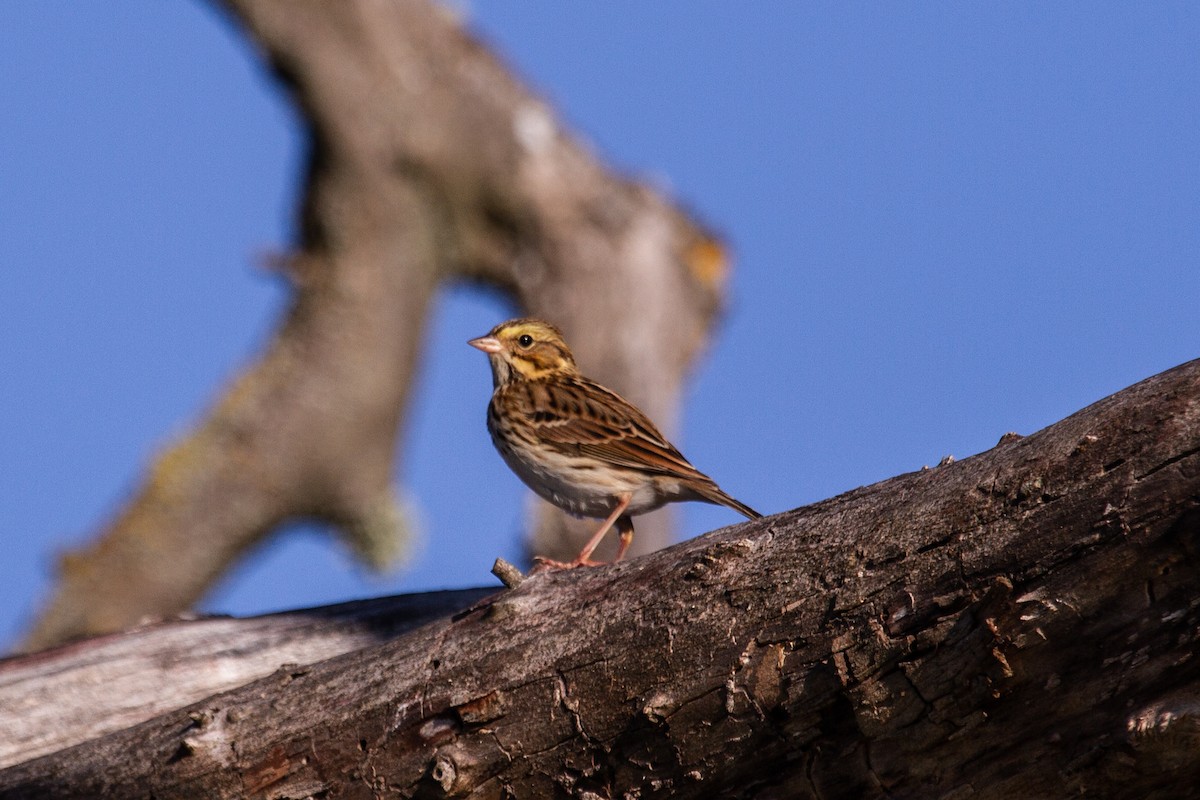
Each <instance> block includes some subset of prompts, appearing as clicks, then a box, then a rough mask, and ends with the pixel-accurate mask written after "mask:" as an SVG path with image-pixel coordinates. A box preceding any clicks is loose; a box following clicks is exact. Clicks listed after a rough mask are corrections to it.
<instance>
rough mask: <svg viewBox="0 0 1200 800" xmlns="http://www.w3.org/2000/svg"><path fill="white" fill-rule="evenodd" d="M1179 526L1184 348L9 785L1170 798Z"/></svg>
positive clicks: (1188, 597)
mask: <svg viewBox="0 0 1200 800" xmlns="http://www.w3.org/2000/svg"><path fill="white" fill-rule="evenodd" d="M1198 546H1200V361H1193V362H1191V363H1189V364H1185V365H1183V366H1181V367H1178V368H1176V369H1173V370H1170V371H1169V372H1165V373H1163V374H1161V375H1159V376H1156V377H1154V378H1151V379H1149V380H1146V381H1143V382H1142V383H1140V384H1137V385H1136V386H1133V387H1131V388H1129V389H1126V390H1125V391H1123V392H1120V393H1118V394H1116V395H1113V396H1112V397H1109V398H1106V399H1105V400H1102V401H1100V402H1098V403H1096V404H1094V405H1092V406H1090V407H1089V408H1087V409H1084V410H1083V411H1080V412H1079V413H1077V414H1075V415H1073V416H1072V417H1069V418H1068V419H1066V420H1063V421H1062V422H1060V423H1058V424H1056V425H1054V426H1052V427H1050V428H1047V429H1045V430H1043V431H1041V432H1039V433H1036V434H1034V435H1032V436H1029V437H1027V438H1023V439H1022V438H1020V437H1016V436H1006V437H1005V438H1004V439H1003V440H1002V441H1001V443H1000V444H999V445H997V446H996V447H995V448H993V449H992V450H990V451H988V452H986V453H982V454H979V455H977V456H972V457H970V458H966V459H963V460H962V461H959V462H956V463H951V464H947V465H946V466H942V467H938V468H935V469H932V470H924V471H921V472H916V473H910V474H907V475H901V476H898V477H896V478H892V479H890V480H887V481H884V482H882V483H879V484H876V485H874V486H869V487H865V488H862V489H858V490H856V491H853V492H850V493H848V494H845V495H842V496H840V497H836V498H833V499H830V500H827V501H824V502H822V503H818V504H816V505H813V506H809V507H807V508H802V509H797V510H795V511H792V512H789V513H786V514H780V515H777V516H775V517H771V518H767V519H763V520H758V521H755V522H751V523H745V524H742V525H739V526H737V527H734V528H729V529H725V530H723V531H721V532H718V533H714V534H710V535H707V536H704V537H701V538H699V539H695V540H692V541H689V542H686V543H683V544H681V545H678V546H676V547H673V548H670V549H668V550H664V551H662V552H659V553H656V554H653V555H650V556H646V557H644V558H640V559H637V560H634V561H630V562H625V563H622V564H619V565H615V566H611V567H605V568H597V569H582V570H575V571H564V572H556V573H546V574H540V575H536V576H532V577H530V578H528V579H526V580H525V581H523V582H522V583H521V584H520V586H519V587H518V588H516V589H512V590H507V591H504V592H502V593H500V594H498V595H497V596H495V597H492V598H489V599H487V600H485V601H482V602H480V603H478V604H477V605H476V606H474V607H472V608H471V609H469V610H467V611H465V612H459V613H458V614H455V615H454V616H453V617H444V618H442V619H441V620H439V621H437V622H434V623H431V624H430V625H428V626H426V627H423V628H421V629H419V630H415V631H413V632H411V633H409V634H407V635H403V636H400V637H399V638H397V639H395V640H392V641H390V642H387V643H385V644H381V645H378V646H372V647H368V648H366V649H364V650H360V651H357V652H354V653H348V654H346V655H343V656H340V657H338V658H336V659H332V660H329V661H324V662H321V663H318V664H313V665H311V666H309V667H307V668H296V669H290V670H281V671H279V672H277V673H275V674H273V675H271V676H269V677H267V678H263V679H261V680H258V681H256V682H254V683H251V684H249V685H247V686H243V687H241V688H238V689H234V690H231V691H228V692H225V693H222V694H218V695H215V696H212V697H209V698H207V699H205V700H204V701H202V702H200V703H196V704H194V705H192V706H190V707H187V708H182V709H179V710H176V711H172V712H170V713H166V714H163V715H161V716H159V717H156V718H154V719H151V720H148V721H146V722H144V723H142V724H140V725H138V726H136V727H132V728H129V729H127V730H123V731H119V732H117V733H113V734H110V735H108V736H104V737H101V738H98V739H94V740H91V741H88V742H85V743H84V744H81V745H79V746H77V747H75V748H72V749H70V750H65V751H62V752H58V753H54V754H52V755H48V756H45V757H43V758H39V759H36V760H33V761H28V762H26V763H23V764H21V765H19V766H15V767H11V768H9V769H7V770H3V771H0V795H3V796H4V797H6V798H10V797H11V798H25V797H30V798H33V797H36V798H77V797H97V796H102V797H110V796H112V797H122V796H133V795H137V796H143V795H153V796H154V797H157V798H160V799H161V800H167V799H168V798H176V797H179V798H185V797H196V796H205V797H310V796H335V795H336V796H338V797H346V798H360V797H361V798H372V797H378V796H382V795H385V794H395V795H397V796H406V797H446V796H450V797H476V798H490V797H555V796H588V795H589V794H590V795H592V796H596V797H650V796H655V797H659V796H671V797H681V798H689V797H695V798H700V797H703V798H718V797H730V798H743V797H797V798H824V799H825V800H833V798H882V797H972V798H996V799H997V800H1009V798H1013V797H1046V798H1050V797H1063V798H1065V797H1077V796H1088V797H1100V798H1110V797H1111V798H1117V797H1140V798H1173V797H1180V796H1185V795H1187V794H1189V793H1190V792H1192V791H1193V790H1192V789H1191V787H1194V786H1196V785H1198V783H1200V760H1197V759H1196V758H1195V750H1196V743H1197V740H1198V739H1200V733H1198V732H1200V712H1198V711H1197V709H1200V660H1198V659H1196V658H1195V648H1196V646H1197V639H1198V631H1200V607H1198V604H1197V601H1196V591H1195V588H1196V585H1197V583H1198V582H1200V559H1198V558H1197V547H1198ZM29 658H31V659H36V658H41V656H31V657H29ZM0 674H2V673H0ZM42 674H43V676H44V677H43V680H45V681H47V682H52V681H53V680H54V669H53V666H52V664H47V665H46V668H45V669H44V670H43V673H42ZM5 722H6V721H5V719H4V718H3V717H0V730H3V729H4V726H5Z"/></svg>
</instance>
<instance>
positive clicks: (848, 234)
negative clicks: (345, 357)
mask: <svg viewBox="0 0 1200 800" xmlns="http://www.w3.org/2000/svg"><path fill="white" fill-rule="evenodd" d="M461 7H462V8H464V9H465V12H464V13H465V14H466V15H467V16H468V18H469V19H470V20H471V25H472V26H473V28H474V29H475V30H476V31H478V32H479V34H480V35H481V36H482V37H484V38H485V39H486V40H487V41H489V42H490V43H491V44H492V45H493V46H494V47H495V48H497V49H498V50H499V51H500V52H501V53H502V54H503V57H504V59H505V60H506V62H507V63H509V64H511V65H513V66H514V67H515V68H516V69H517V70H518V71H519V72H520V73H521V74H522V75H523V76H524V77H525V78H526V79H527V80H528V81H529V82H530V83H531V84H532V85H534V86H535V87H536V88H537V89H538V90H539V91H540V92H542V93H543V94H545V95H546V96H547V97H548V98H549V99H550V100H551V101H552V102H553V103H554V104H555V105H556V107H557V108H558V109H560V111H561V113H562V115H563V116H564V117H565V119H566V120H567V121H568V122H569V123H570V125H571V126H572V127H573V128H574V129H575V130H576V131H577V132H579V134H580V135H581V136H582V137H584V138H586V139H588V140H590V141H591V142H592V143H593V145H594V146H595V148H596V150H597V151H598V152H599V153H601V154H602V155H603V157H604V158H605V159H606V160H607V161H608V162H609V163H611V164H612V165H614V166H615V167H616V168H618V169H620V170H622V171H624V172H627V173H630V174H634V175H639V176H642V177H644V178H645V179H647V180H650V181H652V182H654V183H655V184H657V185H659V186H661V187H663V188H664V189H665V190H666V191H668V192H669V193H670V194H671V195H673V196H674V197H675V198H677V199H678V200H679V201H680V202H681V203H683V204H684V205H685V206H687V207H688V208H690V209H693V210H694V211H695V212H696V213H697V214H699V215H700V216H701V217H702V218H703V219H705V220H706V221H708V222H709V223H710V224H711V225H713V226H715V227H716V228H717V229H718V230H720V231H722V232H723V234H724V235H725V236H726V237H727V238H728V240H729V241H730V242H731V244H732V246H733V249H734V251H735V255H736V272H735V275H734V278H733V282H732V284H731V286H730V303H729V312H728V315H727V317H726V318H725V320H724V323H723V325H722V327H721V330H720V332H719V336H718V338H717V339H716V341H715V343H714V346H713V348H712V349H711V351H710V352H709V353H708V354H707V355H706V357H705V358H704V360H703V361H702V362H701V363H700V364H699V365H698V366H697V370H696V373H695V376H694V380H693V381H692V383H691V385H690V387H689V394H688V402H687V408H686V414H685V420H686V421H685V427H684V430H683V432H682V434H681V436H680V437H679V444H680V445H681V447H682V449H683V450H684V452H685V453H686V454H687V455H688V456H689V458H691V460H692V461H694V462H695V463H696V464H697V466H699V467H700V468H701V469H703V470H705V471H707V472H708V473H710V474H711V475H712V476H713V477H714V478H716V479H717V480H718V481H719V482H720V483H721V484H722V486H723V487H724V488H726V489H727V490H728V491H729V492H730V493H732V494H734V495H736V496H737V497H739V498H740V499H742V500H744V501H745V502H747V503H749V504H750V505H753V506H754V507H756V508H758V509H759V510H760V511H764V512H768V513H770V512H776V511H782V510H786V509H790V508H794V507H796V506H800V505H804V504H806V503H810V502H813V501H815V500H819V499H822V498H824V497H828V496H830V495H833V494H836V493H839V492H842V491H845V490H848V489H852V488H854V487H856V486H860V485H863V484H866V483H871V482H873V481H876V480H880V479H882V478H886V477H889V476H891V475H894V474H897V473H900V472H906V471H909V470H913V469H917V468H919V467H920V466H922V465H923V464H933V463H936V462H937V461H938V460H939V459H940V458H941V457H942V456H943V455H945V454H947V453H953V454H954V455H955V456H957V457H959V458H961V457H964V456H967V455H970V454H972V453H976V452H979V451H981V450H984V449H987V448H988V447H990V446H991V445H993V444H994V443H995V442H996V440H997V439H999V437H1000V436H1001V434H1003V433H1004V432H1005V431H1010V430H1014V431H1018V432H1021V433H1031V432H1033V431H1035V430H1037V429H1039V428H1042V427H1044V426H1046V425H1048V424H1050V423H1052V422H1054V421H1056V420H1058V419H1060V418H1061V417H1063V416H1065V415H1067V414H1069V413H1071V412H1073V411H1075V410H1078V409H1079V408H1082V407H1084V406H1086V405H1087V404H1089V403H1091V402H1093V401H1095V400H1097V399H1099V398H1101V397H1103V396H1105V395H1107V394H1109V393H1111V392H1113V391H1116V390H1118V389H1120V388H1122V387H1124V386H1126V385H1128V384H1131V383H1133V382H1136V381H1138V380H1140V379H1142V378H1144V377H1148V376H1150V375H1152V374H1154V373H1156V372H1159V371H1162V370H1164V369H1167V368H1169V367H1171V366H1174V365H1176V364H1178V363H1181V362H1183V361H1186V360H1189V359H1191V358H1194V357H1196V356H1197V355H1200V348H1198V346H1197V341H1198V338H1200V336H1198V323H1197V309H1198V308H1200V269H1198V262H1200V258H1198V256H1200V135H1198V134H1197V120H1200V55H1198V54H1200V49H1198V48H1197V46H1196V43H1197V42H1200V11H1197V9H1196V7H1194V6H1193V5H1191V4H1186V3H1154V4H1119V3H1086V4H1084V3H1054V4H1050V3H1039V4H1035V3H1008V4H959V3H925V4H920V5H915V4H904V5H902V4H888V5H877V4H865V3H854V4H843V3H822V4H809V3H804V4H801V3H795V4H781V3H776V4H768V3H761V4H744V3H738V4H734V3H712V2H702V3H695V2H687V3H684V2H679V1H675V2H661V3H640V2H620V3H604V4H576V3H562V2H551V1H550V0H544V1H543V2H522V3H501V2H476V3H472V4H469V5H465V6H461ZM0 30H2V31H3V35H2V37H0V41H2V46H0V122H2V124H0V233H2V235H3V241H4V247H3V248H0V341H2V342H3V344H2V345H0V372H2V374H3V375H4V381H3V385H4V388H3V390H2V391H0V420H2V421H0V426H2V428H0V430H2V432H3V441H4V447H3V448H0V475H3V480H0V551H2V552H3V553H4V558H3V559H0V650H2V649H4V648H6V647H7V646H8V645H10V644H12V643H13V641H14V640H15V638H16V636H17V635H18V633H19V631H20V630H21V629H22V627H23V626H24V625H26V624H28V622H29V620H30V617H31V615H32V614H33V613H34V611H35V610H36V609H37V607H38V605H39V603H41V602H42V601H44V599H45V598H46V596H47V592H48V590H49V585H50V584H49V579H50V578H49V575H50V572H49V570H50V566H51V564H52V562H53V559H54V557H55V555H56V554H57V553H59V552H61V551H62V550H64V549H66V548H69V547H72V546H75V545H77V544H78V543H80V542H81V541H82V540H83V539H84V538H85V537H86V536H87V535H88V534H89V533H90V532H93V531H95V530H96V529H97V528H98V527H99V526H100V524H101V523H102V522H103V520H104V519H106V518H107V517H108V516H109V515H111V514H112V513H113V512H114V511H115V510H116V509H117V508H119V507H120V504H121V503H122V502H123V500H124V499H125V498H126V497H127V496H128V494H129V493H130V492H131V491H132V490H133V489H134V487H136V485H137V483H138V481H139V478H140V475H141V473H142V471H143V469H144V468H145V466H146V465H147V464H148V463H149V461H150V459H151V458H152V457H153V455H154V453H155V452H157V451H158V450H159V449H160V448H161V447H162V446H163V445H164V444H165V443H166V442H168V441H170V440H171V438H172V437H174V436H177V435H179V434H180V433H182V432H183V431H186V430H187V429H188V428H189V426H190V425H191V424H192V423H193V422H194V421H195V420H196V419H197V418H198V417H199V416H200V415H202V414H203V413H204V410H205V409H206V407H207V406H208V404H209V403H210V402H211V401H212V400H213V398H214V397H215V396H216V395H217V393H218V392H219V391H220V389H221V387H222V386H223V385H224V384H225V382H227V381H228V380H229V379H230V377H231V376H232V375H234V374H236V372H237V371H238V370H239V369H240V368H241V367H242V366H243V365H244V364H246V363H247V362H248V361H250V360H251V359H253V358H254V355H255V353H256V352H257V350H258V348H259V347H260V346H261V345H262V343H263V341H264V339H265V337H267V336H268V335H269V332H270V331H271V328H272V325H273V324H274V322H275V320H276V319H277V317H278V314H279V312H280V309H281V308H282V307H283V306H284V303H285V300H286V296H285V295H284V291H285V290H284V287H283V286H282V285H280V284H279V283H278V282H277V281H276V280H274V279H273V278H271V277H270V276H269V274H268V273H267V272H266V271H264V270H263V269H261V268H260V266H259V264H260V263H261V262H262V258H263V256H265V255H269V254H271V253H274V252H279V251H281V250H284V249H286V248H287V247H288V246H289V243H290V242H291V236H292V233H291V232H292V219H293V209H294V207H295V202H296V195H295V192H296V189H297V180H298V178H297V172H298V159H299V157H300V154H301V153H302V151H303V145H302V142H301V141H300V140H299V138H298V127H297V125H296V119H295V116H294V113H293V111H292V110H291V108H290V107H289V106H288V104H287V102H286V101H285V99H284V98H283V96H282V95H281V94H280V93H279V92H278V91H277V90H276V88H275V86H274V85H273V84H272V82H271V80H270V78H269V77H268V76H267V75H266V73H265V72H264V70H263V69H262V68H261V66H260V65H259V64H258V63H257V61H256V60H255V57H254V54H253V49H252V48H251V47H250V46H248V45H247V44H246V43H245V42H244V41H243V40H242V38H241V37H240V35H239V34H237V33H236V32H235V31H234V30H233V29H232V28H231V27H230V26H229V25H228V24H227V23H226V21H225V20H224V19H223V18H222V17H221V16H220V15H219V14H217V13H216V12H214V11H213V10H212V9H211V8H210V7H209V6H208V5H206V4H202V3H145V2H141V3H134V2H124V1H121V2H108V3H94V2H93V3H87V2H84V3H75V2H57V3H36V4H5V5H4V6H3V7H0ZM631 302H636V298H632V299H631ZM511 311H512V309H511V308H509V307H507V306H506V305H505V304H504V303H503V301H502V300H500V299H499V298H497V297H495V296H491V295H486V294H482V293H479V292H474V291H468V290H466V289H455V288H448V289H447V291H446V292H445V293H444V294H443V295H442V297H441V298H440V300H439V306H438V310H437V313H436V315H435V318H434V322H433V324H432V325H431V326H430V329H429V339H428V345H427V349H426V358H425V362H424V368H423V373H422V376H421V383H420V386H419V389H418V393H417V395H416V399H415V403H414V406H413V414H412V415H411V417H410V419H409V422H408V425H407V429H406V431H405V436H406V437H407V442H408V452H409V454H410V459H409V461H408V463H406V464H404V465H403V467H402V468H401V470H400V473H401V479H402V484H403V486H404V487H405V491H407V492H408V493H409V494H410V495H411V497H412V498H413V499H414V501H415V502H416V503H417V505H418V508H419V514H420V519H421V525H422V528H423V531H424V534H423V542H422V543H421V544H420V546H419V549H418V551H417V553H416V555H415V558H414V560H413V561H412V563H411V564H410V565H409V566H408V567H406V568H404V569H402V570H399V571H397V572H396V573H394V574H390V575H387V576H382V577H379V576H371V575H367V574H364V573H363V572H362V571H361V570H360V569H358V568H357V567H356V566H355V565H354V564H353V563H352V562H351V561H350V559H349V558H348V556H347V555H346V553H345V552H344V551H343V550H342V549H341V548H340V546H338V545H337V544H336V543H334V542H332V541H330V540H329V539H328V538H327V537H324V536H323V535H321V533H320V532H318V531H314V530H311V529H307V528H301V529H297V530H292V531H285V532H284V533H283V534H282V535H280V536H277V537H275V538H274V539H273V540H271V541H270V542H269V543H267V544H266V545H264V546H263V547H262V548H261V550H260V551H259V552H257V553H255V554H254V555H253V556H252V557H251V558H249V559H248V560H247V561H246V562H245V563H243V564H242V565H241V566H239V567H238V568H237V569H236V570H235V571H234V572H233V573H232V574H231V575H229V576H228V578H227V579H226V580H224V581H223V582H222V584H221V585H220V586H219V587H218V588H217V589H216V590H215V591H214V592H213V594H212V595H211V596H210V597H209V598H208V599H207V600H206V601H205V603H204V606H203V607H204V608H205V609H209V610H216V611H228V612H234V613H255V612H261V611H268V610H274V609H278V608H286V607H292V606H302V605H313V604H318V603H326V602H333V601H337V600H342V599H347V598H355V597H364V596H369V595H376V594H385V593H393V592H407V591H419V590H424V589H431V588H439V587H457V586H471V585H481V584H488V583H491V582H492V581H493V579H492V578H491V576H490V575H489V574H488V569H489V567H490V565H491V563H492V560H493V559H494V558H495V557H496V556H497V555H504V556H507V557H509V558H515V557H516V555H517V553H518V538H519V536H520V532H521V526H522V509H523V503H524V498H525V493H524V490H523V488H522V487H521V486H520V484H519V483H518V482H517V479H516V478H514V477H512V476H511V475H510V474H509V473H508V472H507V471H506V469H505V467H504V465H503V463H502V462H501V461H500V459H499V457H498V456H496V455H495V454H494V452H493V451H492V449H491V445H490V443H489V441H488V438H487V435H486V432H485V430H484V425H483V420H484V417H483V412H484V407H485V404H486V402H487V397H488V394H489V392H490V385H491V384H490V379H489V376H488V372H487V367H486V364H485V361H484V359H483V357H482V356H481V355H480V354H479V353H478V352H476V351H473V350H471V349H470V348H468V347H467V346H466V345H465V344H464V342H465V340H466V339H467V338H469V337H471V336H475V335H479V334H480V333H483V332H485V331H486V330H487V329H489V328H490V327H491V326H492V325H494V324H495V323H496V322H497V321H499V320H501V319H502V318H504V317H506V316H507V315H508V314H509V313H510V312H511ZM585 366H586V365H585ZM737 521H738V517H737V516H736V515H735V514H733V513H732V512H729V511H728V510H727V509H721V508H715V507H708V506H703V505H698V504H692V505H689V506H686V507H685V510H684V513H682V514H681V515H680V523H681V528H682V534H683V535H695V534H698V533H701V532H704V531H706V530H711V529H713V528H716V527H719V526H722V525H726V524H731V523H734V522H737Z"/></svg>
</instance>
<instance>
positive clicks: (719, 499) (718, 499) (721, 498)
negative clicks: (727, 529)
mask: <svg viewBox="0 0 1200 800" xmlns="http://www.w3.org/2000/svg"><path fill="white" fill-rule="evenodd" d="M696 488H697V490H698V492H697V493H698V494H699V495H700V497H701V498H702V499H704V500H705V501H706V502H709V503H713V504H714V505H718V506H727V507H729V508H732V509H733V510H734V511H736V512H738V513H739V514H741V515H742V516H744V517H746V519H759V518H760V517H762V514H760V513H758V512H757V511H755V510H754V509H753V508H751V507H750V506H748V505H746V504H745V503H743V502H742V501H740V500H737V499H735V498H733V497H730V496H729V495H727V494H725V493H724V492H722V491H721V489H720V488H719V487H718V486H717V485H716V484H715V483H714V484H713V485H712V486H699V487H696Z"/></svg>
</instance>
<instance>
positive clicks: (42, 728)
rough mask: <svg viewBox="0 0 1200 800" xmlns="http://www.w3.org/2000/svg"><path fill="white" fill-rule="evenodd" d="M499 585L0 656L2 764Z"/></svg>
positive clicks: (379, 637)
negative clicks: (15, 656) (21, 655)
mask: <svg viewBox="0 0 1200 800" xmlns="http://www.w3.org/2000/svg"><path fill="white" fill-rule="evenodd" d="M497 588H499V587H496V588H491V589H464V590H461V591H456V592H429V593H427V594H419V595H401V596H399V597H383V598H379V599H375V600H360V601H356V602H352V603H340V604H338V605H334V606H325V607H322V608H308V609H303V610H300V611H289V612H284V613H280V614H267V615H264V616H260V617H250V618H246V619H235V618H233V617H204V618H199V619H188V620H182V619H181V620H173V621H170V622H162V623H158V624H155V625H148V626H146V627H143V628H138V629H135V630H131V631H126V632H124V633H117V634H110V635H107V636H97V637H94V638H92V639H85V640H83V641H80V642H76V643H74V644H69V645H64V646H62V647H59V648H55V649H53V650H46V651H42V652H40V653H36V654H32V655H29V656H23V657H19V658H9V659H3V660H0V768H3V767H7V766H11V765H12V764H16V763H19V762H21V761H26V760H28V759H31V758H36V757H37V756H40V755H44V754H46V753H52V752H54V751H56V750H62V749H63V748H66V747H70V746H71V745H75V744H79V743H80V742H83V741H86V740H88V739H92V738H95V737H97V736H102V735H104V734H106V733H112V732H113V731H118V730H121V729H122V728H128V727H129V726H131V725H136V724H137V723H139V722H144V721H145V720H148V719H150V718H151V717H154V716H157V715H159V714H162V713H165V712H167V711H170V710H171V709H176V708H182V707H183V706H186V705H190V704H191V703H194V702H196V701H197V700H202V699H204V698H205V697H208V696H210V695H213V694H216V693H218V692H222V691H226V690H228V689H232V688H234V687H237V686H242V685H244V684H247V683H249V682H250V681H252V680H255V679H257V678H262V677H264V676H266V675H269V674H271V673H272V672H274V671H275V670H277V669H280V668H282V667H283V665H285V664H288V665H305V664H311V663H313V662H316V661H322V660H324V659H327V658H332V657H333V656H336V655H340V654H342V653H348V652H350V651H352V650H358V649H361V648H363V647H367V646H368V645H373V644H379V643H380V642H385V641H388V640H390V639H394V638H396V637H397V636H399V635H400V634H402V633H406V632H408V631H411V630H413V629H414V628H417V627H420V626H421V625H424V624H425V623H427V622H429V621H431V620H434V619H438V618H440V617H444V616H446V615H448V614H452V613H454V612H456V611H460V610H462V609H463V608H466V607H467V606H469V605H470V604H471V603H473V602H476V601H477V600H479V599H481V598H483V597H485V596H486V595H488V594H491V593H494V592H495V591H496V590H497Z"/></svg>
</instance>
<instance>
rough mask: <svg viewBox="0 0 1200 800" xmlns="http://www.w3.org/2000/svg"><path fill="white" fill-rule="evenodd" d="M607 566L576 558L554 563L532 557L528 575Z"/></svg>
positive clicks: (540, 557)
mask: <svg viewBox="0 0 1200 800" xmlns="http://www.w3.org/2000/svg"><path fill="white" fill-rule="evenodd" d="M607 564H608V562H607V561H594V560H593V559H590V558H577V559H575V560H574V561H555V560H554V559H552V558H546V557H545V556H534V557H533V569H531V570H529V574H530V575H537V574H538V573H539V572H554V571H555V570H560V569H578V568H579V567H603V566H605V565H607Z"/></svg>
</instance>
